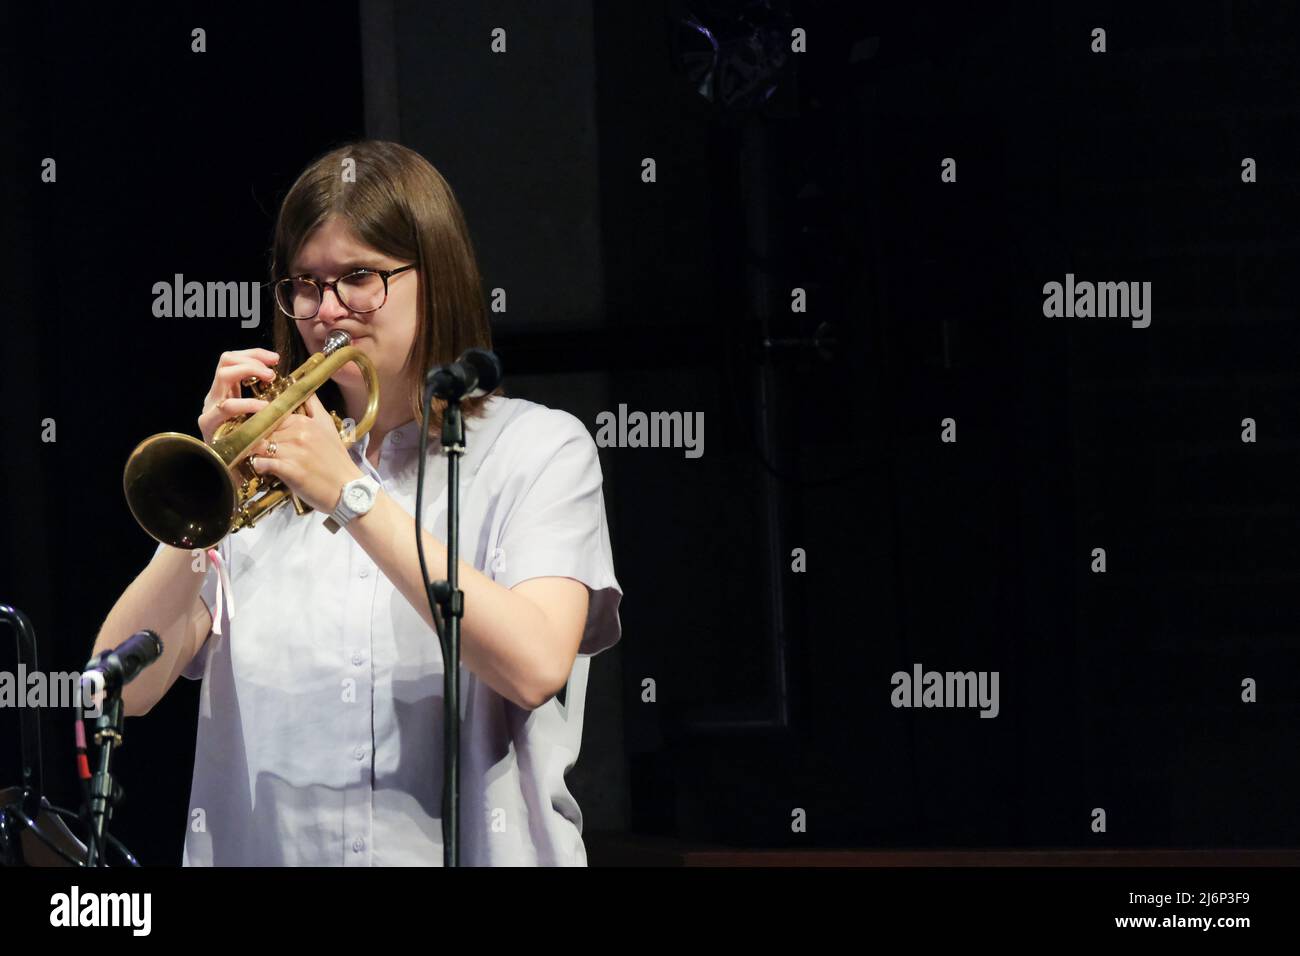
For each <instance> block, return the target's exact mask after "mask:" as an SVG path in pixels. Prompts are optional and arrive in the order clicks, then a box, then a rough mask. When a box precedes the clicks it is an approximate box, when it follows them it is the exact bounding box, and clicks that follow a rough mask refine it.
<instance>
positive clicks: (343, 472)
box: [252, 392, 364, 514]
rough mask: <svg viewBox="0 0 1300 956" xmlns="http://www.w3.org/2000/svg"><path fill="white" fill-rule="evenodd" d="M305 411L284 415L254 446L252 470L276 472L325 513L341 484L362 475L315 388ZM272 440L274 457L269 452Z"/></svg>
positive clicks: (305, 500)
mask: <svg viewBox="0 0 1300 956" xmlns="http://www.w3.org/2000/svg"><path fill="white" fill-rule="evenodd" d="M303 411H304V412H305V413H306V414H303V415H299V414H293V415H289V416H288V417H286V418H285V420H284V421H282V422H281V423H280V424H279V426H278V427H277V428H276V429H275V431H273V432H271V433H270V434H269V435H267V436H266V437H265V438H263V439H262V440H261V441H260V442H258V443H257V444H256V445H255V446H253V453H252V456H253V458H254V460H253V470H254V471H256V472H257V473H258V474H263V475H265V474H271V475H275V476H276V477H278V478H279V479H280V480H281V481H283V482H284V483H285V484H286V485H288V486H289V490H290V491H292V492H293V493H294V494H296V495H297V496H298V497H299V498H300V499H302V500H303V501H304V502H306V503H307V504H309V505H311V506H312V507H313V508H315V509H316V510H317V511H323V512H325V513H326V514H329V513H330V512H332V511H333V510H334V508H335V507H336V506H337V505H338V503H339V495H340V493H341V492H342V491H343V486H344V485H345V484H347V483H348V482H349V481H351V480H352V479H353V478H360V477H362V475H363V474H364V473H363V472H362V471H361V469H360V468H358V467H357V465H356V463H355V462H354V461H353V460H352V456H351V455H350V454H349V453H348V449H347V446H345V445H344V444H343V438H342V437H341V436H340V435H339V430H338V428H336V427H335V425H334V419H333V418H331V417H330V413H329V412H328V411H326V410H325V406H324V405H322V404H321V401H320V399H319V398H317V397H316V394H315V393H314V392H313V393H312V396H311V397H310V398H309V399H307V402H306V403H305V404H304V405H303ZM271 442H275V454H274V455H271V454H270V452H269V451H268V447H269V445H270V444H271Z"/></svg>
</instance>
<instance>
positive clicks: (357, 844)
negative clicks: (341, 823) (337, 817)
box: [352, 837, 366, 853]
mask: <svg viewBox="0 0 1300 956" xmlns="http://www.w3.org/2000/svg"><path fill="white" fill-rule="evenodd" d="M365 848H366V841H365V840H363V839H361V837H357V838H356V839H355V840H353V841H352V852H353V853H360V852H361V851H362V850H364V849H365Z"/></svg>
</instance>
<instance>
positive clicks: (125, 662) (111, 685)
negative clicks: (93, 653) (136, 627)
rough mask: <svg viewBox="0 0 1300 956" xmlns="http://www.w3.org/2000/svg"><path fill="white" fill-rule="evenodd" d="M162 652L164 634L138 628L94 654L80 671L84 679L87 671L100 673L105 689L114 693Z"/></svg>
mask: <svg viewBox="0 0 1300 956" xmlns="http://www.w3.org/2000/svg"><path fill="white" fill-rule="evenodd" d="M162 652H163V643H162V638H160V637H159V636H158V635H157V634H156V633H154V632H153V631H150V630H143V631H137V632H136V633H134V634H132V635H131V636H130V637H128V638H127V639H126V640H125V641H123V642H122V643H121V644H119V645H118V646H117V647H115V648H113V649H112V650H111V651H104V653H102V654H100V655H99V656H97V657H93V658H91V659H90V660H89V661H88V662H87V663H86V667H85V669H84V670H83V671H82V672H81V679H82V681H85V679H86V675H87V674H98V675H99V676H100V679H101V680H102V681H103V684H104V691H105V693H108V694H115V693H117V692H118V691H120V690H121V689H122V688H123V687H125V686H126V685H127V684H129V683H131V681H133V680H135V679H136V678H137V677H139V676H140V672H141V671H142V670H144V669H145V668H146V667H148V666H149V665H150V664H152V663H153V662H154V661H156V660H157V659H158V658H159V657H161V656H162Z"/></svg>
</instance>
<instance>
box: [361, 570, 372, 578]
mask: <svg viewBox="0 0 1300 956" xmlns="http://www.w3.org/2000/svg"><path fill="white" fill-rule="evenodd" d="M361 576H362V577H363V578H368V577H370V569H369V568H362V569H361Z"/></svg>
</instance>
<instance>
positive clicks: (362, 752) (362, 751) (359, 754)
mask: <svg viewBox="0 0 1300 956" xmlns="http://www.w3.org/2000/svg"><path fill="white" fill-rule="evenodd" d="M352 753H353V754H354V755H355V756H356V758H357V759H358V760H365V759H366V748H365V747H358V748H357V749H356V750H354V751H352Z"/></svg>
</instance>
